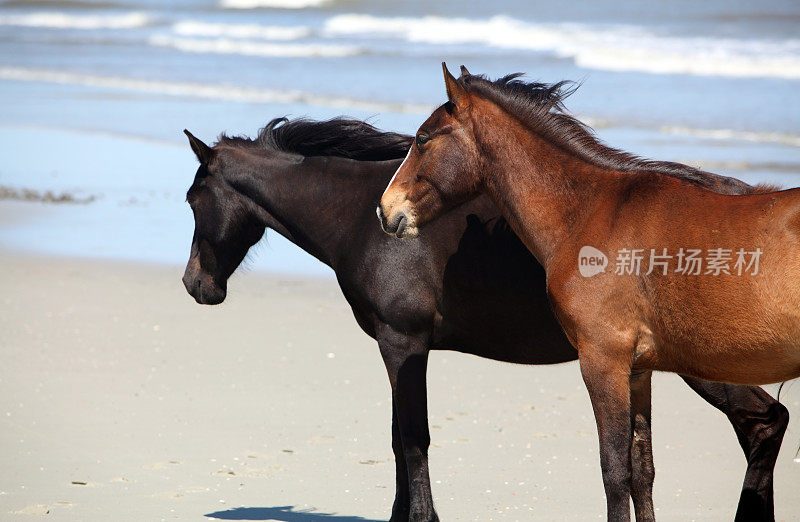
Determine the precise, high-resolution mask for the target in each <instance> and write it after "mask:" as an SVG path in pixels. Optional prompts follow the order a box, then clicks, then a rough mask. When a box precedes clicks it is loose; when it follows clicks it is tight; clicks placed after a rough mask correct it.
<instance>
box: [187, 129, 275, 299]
mask: <svg viewBox="0 0 800 522" xmlns="http://www.w3.org/2000/svg"><path fill="white" fill-rule="evenodd" d="M184 132H185V133H186V135H187V136H188V137H189V144H190V145H191V147H192V150H193V151H194V153H195V155H196V156H197V159H198V160H199V161H200V168H198V169H197V174H195V178H194V182H193V183H192V186H191V187H190V188H189V191H188V192H187V193H186V201H187V202H188V203H189V206H191V207H192V213H193V214H194V236H193V237H192V250H191V254H190V256H189V262H188V263H187V264H186V272H185V273H184V275H183V284H184V286H186V291H187V292H189V294H190V295H191V296H192V297H194V298H195V300H196V301H197V302H198V303H200V304H209V305H212V304H219V303H221V302H222V301H224V300H225V295H226V293H227V286H228V278H229V277H230V276H231V274H233V272H234V271H235V270H236V268H237V267H238V266H239V264H240V263H241V262H242V260H244V257H245V256H246V255H247V251H248V250H249V249H250V247H251V246H253V245H255V244H256V243H257V242H258V241H259V240H260V239H261V237H262V236H263V235H264V227H265V223H264V221H263V219H262V217H261V216H259V208H258V207H257V205H256V204H255V203H254V202H253V201H251V200H250V199H248V198H247V197H245V196H243V195H242V194H240V193H239V192H238V191H236V190H234V189H233V187H232V186H231V180H232V179H235V173H226V172H225V170H226V164H227V163H228V162H227V161H226V158H225V157H224V154H220V153H219V152H220V151H217V150H215V149H213V148H211V147H209V146H208V145H206V144H205V143H203V142H202V141H200V140H199V139H197V138H195V137H194V136H192V134H191V133H190V132H189V131H184ZM228 174H231V175H230V176H229V175H228Z"/></svg>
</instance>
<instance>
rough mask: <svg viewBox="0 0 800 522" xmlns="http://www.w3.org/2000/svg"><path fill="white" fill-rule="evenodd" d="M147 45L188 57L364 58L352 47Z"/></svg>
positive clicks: (171, 40) (165, 40)
mask: <svg viewBox="0 0 800 522" xmlns="http://www.w3.org/2000/svg"><path fill="white" fill-rule="evenodd" d="M148 42H149V43H150V45H154V46H159V47H172V48H174V49H178V50H179V51H183V52H187V53H212V54H238V55H244V56H263V57H277V58H343V57H346V56H353V55H357V54H361V53H362V52H363V50H362V49H361V48H360V47H356V46H352V45H335V44H330V45H321V44H284V43H265V42H255V41H252V40H238V39H233V38H213V39H205V38H203V39H201V38H176V37H172V36H163V35H161V36H153V37H151V38H150V39H149V40H148Z"/></svg>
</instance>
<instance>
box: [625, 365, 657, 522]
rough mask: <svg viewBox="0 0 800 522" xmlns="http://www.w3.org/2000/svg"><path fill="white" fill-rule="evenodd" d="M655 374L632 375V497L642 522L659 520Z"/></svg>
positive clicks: (639, 520) (638, 517)
mask: <svg viewBox="0 0 800 522" xmlns="http://www.w3.org/2000/svg"><path fill="white" fill-rule="evenodd" d="M651 376H652V373H651V372H649V371H646V372H643V373H634V374H631V377H630V383H631V426H632V427H633V438H632V440H631V497H632V498H633V509H634V511H635V513H636V520H637V521H638V522H641V521H644V520H655V513H654V511H653V480H654V479H655V467H654V466H653V438H652V432H651V427H650V426H651V424H650V412H651V407H650V381H651Z"/></svg>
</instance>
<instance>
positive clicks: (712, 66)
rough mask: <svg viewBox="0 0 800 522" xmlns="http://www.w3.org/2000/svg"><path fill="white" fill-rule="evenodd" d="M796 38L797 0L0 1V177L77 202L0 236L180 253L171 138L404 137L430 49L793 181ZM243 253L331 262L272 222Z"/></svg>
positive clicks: (798, 159) (601, 124)
mask: <svg viewBox="0 0 800 522" xmlns="http://www.w3.org/2000/svg"><path fill="white" fill-rule="evenodd" d="M799 28H800V4H798V3H797V2H796V1H784V2H778V1H775V2H758V3H756V2H750V1H748V2H744V1H723V0H714V1H708V2H694V1H692V2H690V1H674V2H668V3H667V2H658V3H656V2H639V1H633V0H629V1H621V2H608V1H606V2H602V1H600V2H598V1H577V2H570V3H569V6H568V8H565V7H564V6H563V5H561V4H557V3H554V2H536V1H496V2H486V3H484V2H480V3H479V2H469V3H468V2H456V1H451V0H440V1H438V2H425V1H421V0H412V1H404V2H390V1H374V2H366V1H358V0H206V1H189V0H171V1H170V0H166V1H156V0H26V1H22V0H19V1H13V0H12V1H5V2H0V96H2V110H0V143H1V144H2V145H0V146H1V147H2V151H3V153H4V154H3V157H4V161H3V162H2V163H0V188H4V189H7V190H6V192H8V190H16V191H21V190H26V189H27V190H35V191H39V192H44V191H52V192H54V193H57V194H58V193H69V194H72V195H74V196H76V197H78V198H93V200H92V201H91V202H90V203H86V204H58V205H56V204H48V203H40V202H19V201H14V200H9V199H5V200H0V210H6V212H2V213H0V216H3V217H2V218H0V219H4V220H5V222H0V246H2V247H3V248H7V249H23V250H29V251H36V252H41V253H45V254H47V253H54V254H61V255H76V256H88V257H103V258H113V259H127V260H137V261H155V262H169V263H182V262H184V261H185V259H186V257H187V254H188V247H189V242H190V240H191V235H192V219H191V213H190V211H189V209H188V206H187V205H186V204H185V202H184V194H185V191H186V189H187V188H188V185H189V184H190V183H191V180H192V177H193V174H194V171H195V169H196V164H195V159H194V156H193V155H192V153H191V151H190V150H189V148H188V146H187V144H186V142H185V138H184V136H183V134H182V132H181V131H182V129H183V128H188V129H190V130H191V131H192V132H193V133H195V134H196V135H197V136H199V137H201V138H203V139H205V140H206V141H209V142H210V141H213V140H214V138H215V137H216V136H217V135H218V134H219V133H220V132H222V131H226V132H229V133H233V134H248V135H254V134H255V133H256V132H257V130H258V129H259V128H260V127H261V126H263V125H264V124H265V123H266V122H267V121H269V120H270V119H272V118H274V117H276V116H283V115H289V116H308V117H312V118H327V117H332V116H336V115H340V114H346V115H350V116H355V117H358V118H369V119H370V121H371V122H373V123H374V124H376V125H378V126H379V127H382V128H384V129H387V130H397V131H403V132H413V131H414V130H415V129H416V127H417V126H418V125H419V124H420V123H421V122H422V121H423V120H424V119H425V117H426V116H427V114H428V113H429V112H430V111H431V110H432V109H433V108H434V107H436V106H437V105H439V104H440V103H442V101H443V100H444V92H443V91H444V89H443V85H442V80H441V71H440V65H439V64H440V62H441V61H443V60H446V61H447V62H448V64H449V65H450V67H451V69H453V70H457V69H458V65H460V64H465V65H467V66H468V67H469V69H470V71H472V72H473V73H484V74H488V75H489V76H491V77H497V76H500V75H504V74H507V73H510V72H518V71H519V72H525V73H527V75H528V76H529V77H530V78H533V79H538V80H541V81H546V82H555V81H559V80H564V79H568V80H575V81H579V82H581V83H582V86H581V88H580V89H579V90H578V92H577V93H576V94H575V95H573V97H571V98H570V100H569V101H568V104H567V105H568V108H569V109H570V110H571V112H573V113H574V114H575V115H577V116H578V117H579V118H581V119H584V120H585V121H587V122H590V123H591V124H592V125H594V126H595V128H596V130H597V132H598V134H599V135H600V136H601V138H602V139H603V140H604V141H606V142H607V143H609V144H610V145H612V146H616V147H619V148H624V149H626V150H629V151H631V152H635V153H637V154H640V155H644V156H648V157H652V158H657V159H669V160H677V161H682V162H686V163H689V164H693V165H698V166H702V167H703V168H706V169H708V170H712V171H715V172H719V173H722V174H726V175H731V176H736V177H739V178H742V179H745V180H746V181H749V182H758V181H768V182H774V183H779V184H782V185H784V186H787V187H794V186H798V185H800V99H799V98H798V96H797V94H798V92H800V91H799V90H798V88H800V29H799ZM3 207H5V209H3ZM16 215H19V216H21V217H19V218H14V219H11V218H10V217H9V216H16ZM251 264H252V266H253V267H254V268H256V269H267V270H275V271H289V272H301V273H305V274H329V273H330V272H329V271H328V270H327V269H326V268H325V267H322V266H321V265H320V264H319V263H317V262H316V261H314V260H313V259H312V258H311V257H310V256H307V255H306V254H304V253H302V252H300V251H299V250H298V249H296V248H295V247H293V246H292V245H290V244H288V243H287V242H286V241H284V240H282V238H279V237H278V236H277V234H270V235H269V239H268V241H267V242H266V244H264V245H261V246H260V247H259V248H258V249H257V252H256V255H254V256H252V261H251Z"/></svg>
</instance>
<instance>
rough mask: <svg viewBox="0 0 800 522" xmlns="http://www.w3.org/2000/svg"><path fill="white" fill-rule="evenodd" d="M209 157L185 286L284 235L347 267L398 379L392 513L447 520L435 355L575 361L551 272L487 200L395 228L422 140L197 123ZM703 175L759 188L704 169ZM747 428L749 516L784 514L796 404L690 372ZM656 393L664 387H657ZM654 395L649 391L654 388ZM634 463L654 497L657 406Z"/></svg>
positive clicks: (356, 306) (203, 163) (345, 125)
mask: <svg viewBox="0 0 800 522" xmlns="http://www.w3.org/2000/svg"><path fill="white" fill-rule="evenodd" d="M186 134H187V135H188V137H189V142H190V144H191V147H192V149H193V150H194V152H195V154H196V155H197V159H198V160H199V161H200V168H199V169H198V170H197V174H196V175H195V179H194V182H193V183H192V186H191V188H189V191H188V193H187V196H186V198H187V201H188V202H189V204H190V206H191V207H192V211H193V212H194V219H195V230H194V237H193V239H192V248H191V256H190V258H189V262H188V264H187V266H186V273H185V275H184V277H183V283H184V285H185V286H186V289H187V291H188V292H189V293H190V294H191V295H192V296H193V297H194V298H195V299H196V300H197V302H198V303H203V304H217V303H220V302H222V301H223V300H224V299H225V295H226V288H227V280H228V278H229V277H230V275H231V274H232V273H233V272H234V271H235V270H236V268H237V267H238V266H239V264H240V263H241V261H242V260H243V259H244V257H245V255H246V253H247V251H248V249H249V248H250V247H251V246H253V245H254V244H256V243H257V242H258V241H259V240H260V239H261V237H262V235H263V234H264V232H265V228H271V229H273V230H275V231H277V232H278V233H280V234H281V235H283V236H285V237H286V238H288V239H289V240H290V241H292V242H293V243H295V244H297V245H298V246H300V247H301V248H303V249H304V250H305V251H307V252H309V253H310V254H312V255H313V256H314V257H316V258H317V259H319V260H320V261H322V262H323V263H325V264H327V265H328V266H330V267H332V268H333V270H334V271H335V273H336V277H337V279H338V282H339V285H340V287H341V289H342V292H343V293H344V296H345V297H346V299H347V301H348V303H349V304H350V306H351V307H352V310H353V314H354V315H355V318H356V321H358V324H359V326H360V327H361V328H362V329H363V330H364V332H366V333H367V335H369V336H370V337H372V338H374V339H376V340H377V341H378V346H379V348H380V352H381V355H382V357H383V360H384V362H385V364H386V369H387V371H388V373H389V381H390V383H391V387H392V397H393V402H392V404H393V408H392V448H393V450H394V455H395V462H396V477H397V486H396V487H397V489H396V496H395V501H394V507H393V508H392V518H391V520H437V516H436V513H435V511H434V507H433V499H432V495H431V487H430V478H429V473H428V446H429V443H430V435H429V432H428V418H427V400H426V381H425V372H426V366H427V361H428V353H429V351H430V350H440V349H447V350H456V351H460V352H465V353H471V354H475V355H478V356H480V357H486V358H489V359H495V360H500V361H508V362H515V363H522V364H553V363H560V362H566V361H572V360H575V359H576V358H577V352H576V351H575V350H574V349H573V348H572V346H571V345H570V343H569V342H568V341H567V339H566V337H565V336H564V334H563V333H562V331H561V328H560V326H559V325H558V323H557V322H556V319H555V318H554V316H553V314H552V312H551V311H550V307H549V304H548V301H547V297H546V294H545V277H544V271H543V270H542V268H541V266H539V265H538V263H537V262H536V260H535V259H534V258H533V256H531V255H530V253H529V252H528V250H527V249H526V248H525V247H524V246H523V245H522V243H521V242H520V240H519V239H518V238H517V237H516V236H515V235H514V233H513V232H512V231H511V230H510V228H509V227H508V225H507V224H506V223H505V221H504V220H503V219H502V218H501V217H500V213H499V211H498V210H497V209H496V208H495V207H494V206H493V205H492V204H491V203H490V202H489V200H488V199H485V198H479V199H477V200H474V201H472V202H469V203H466V204H464V205H462V206H460V207H458V208H456V209H455V210H453V211H451V212H450V213H448V214H447V215H445V216H443V217H441V218H439V219H438V220H436V221H435V222H433V223H431V224H430V225H428V227H429V228H428V229H427V233H426V234H423V235H422V236H421V237H420V238H418V239H409V240H406V241H396V240H394V239H393V238H391V237H389V236H388V235H386V234H384V233H383V232H382V231H381V229H380V227H379V226H378V224H377V221H376V219H375V214H374V209H375V207H376V205H377V202H378V200H379V199H380V196H381V193H382V192H383V190H384V188H385V187H386V186H387V184H388V182H389V179H390V178H391V177H392V174H393V173H394V172H395V170H396V169H397V167H398V166H399V165H400V162H401V159H402V158H403V157H404V156H405V155H406V153H407V151H408V148H409V147H410V144H411V139H412V138H411V137H409V136H404V135H400V134H395V133H384V132H380V131H378V130H376V129H374V128H373V127H371V126H370V125H368V124H366V123H363V122H360V121H352V120H345V119H334V120H331V121H321V122H316V121H308V120H295V121H291V122H289V121H287V120H285V119H283V118H280V119H276V120H273V121H271V122H270V123H269V124H268V125H267V126H266V127H265V128H264V129H263V130H262V131H261V132H260V134H259V136H258V138H256V139H255V140H250V139H247V138H231V137H226V136H222V137H221V138H220V139H219V141H218V143H217V144H216V145H214V146H213V147H209V146H207V145H206V144H204V143H203V142H202V141H200V140H199V139H197V138H195V137H194V136H192V135H191V134H190V133H189V132H188V131H186ZM695 182H697V183H700V184H703V185H705V186H707V187H709V188H712V189H714V190H718V191H720V192H728V193H736V192H741V191H744V190H745V189H746V188H747V185H746V184H744V183H743V182H740V181H738V180H734V179H731V178H724V177H720V176H716V175H714V174H708V173H702V176H700V177H699V179H697V180H696V181H695ZM683 379H684V380H685V381H686V383H687V384H688V385H689V386H690V387H691V388H692V389H693V390H695V391H696V392H697V393H698V394H699V395H700V396H701V397H703V398H704V399H705V400H706V401H708V402H709V403H710V404H712V405H713V406H715V407H716V408H718V409H719V410H721V411H722V412H723V413H725V415H727V416H728V419H729V420H730V422H731V423H732V424H733V427H734V431H735V432H736V436H737V437H738V439H739V443H740V444H741V446H742V449H743V450H744V453H745V456H746V457H747V462H748V468H747V473H746V475H745V479H744V485H743V490H742V494H741V498H740V499H739V507H738V511H737V514H736V517H737V520H773V518H774V515H773V507H774V506H773V494H772V474H773V468H774V465H775V460H776V459H777V455H778V451H779V449H780V445H781V441H782V439H783V434H784V431H785V429H786V426H787V423H788V417H789V415H788V411H787V410H786V408H784V407H783V406H782V405H781V404H780V403H778V402H776V401H775V400H774V399H773V398H772V397H770V396H769V395H768V394H767V393H766V392H764V391H763V390H762V389H760V388H757V387H747V386H733V385H725V384H719V383H710V382H705V381H700V380H697V379H692V378H688V377H684V378H683ZM647 390H648V392H649V381H648V384H647ZM648 399H649V394H648ZM646 412H647V415H645V417H643V418H637V419H636V422H637V431H639V428H641V431H642V433H643V434H644V437H643V440H640V441H638V442H636V443H634V445H633V447H632V448H631V451H632V452H633V462H634V465H635V466H639V470H640V471H641V473H640V476H643V477H645V480H644V482H646V483H643V484H640V485H639V487H642V488H646V490H645V491H646V492H649V493H652V481H653V477H654V470H653V463H652V452H651V441H650V430H649V424H650V418H649V405H648V407H647V408H646Z"/></svg>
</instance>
